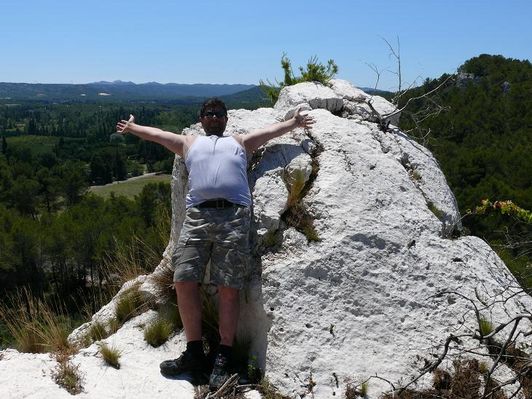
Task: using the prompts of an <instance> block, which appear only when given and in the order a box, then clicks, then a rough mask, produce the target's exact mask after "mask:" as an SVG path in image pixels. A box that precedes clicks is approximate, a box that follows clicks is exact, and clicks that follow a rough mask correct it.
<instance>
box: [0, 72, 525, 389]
mask: <svg viewBox="0 0 532 399" xmlns="http://www.w3.org/2000/svg"><path fill="white" fill-rule="evenodd" d="M370 97H371V96H369V95H367V94H366V93H364V92H362V91H360V90H358V89H356V88H354V87H353V86H351V85H350V84H349V83H348V82H346V81H340V80H335V81H333V82H332V85H331V87H330V88H329V87H324V86H321V85H319V84H315V83H303V84H299V85H295V86H292V87H288V88H285V89H283V91H282V92H281V95H280V98H279V101H278V102H277V104H276V105H275V107H274V108H273V109H265V108H263V109H258V110H255V111H246V110H236V111H230V113H229V125H228V129H227V134H245V133H246V132H247V131H249V130H250V129H254V128H259V127H263V126H265V125H268V124H271V123H274V122H276V121H278V120H282V119H285V118H286V117H289V116H290V115H291V114H293V112H294V110H295V109H296V108H297V107H299V106H303V107H304V108H306V109H307V110H308V112H309V113H310V114H311V115H312V116H313V117H314V118H315V119H316V124H315V125H314V127H313V129H312V131H310V132H305V131H303V130H302V129H297V130H296V131H294V132H291V133H288V134H286V135H285V136H283V137H280V138H277V139H275V140H272V141H271V142H270V143H268V144H267V145H266V146H265V147H264V148H263V149H261V150H260V151H258V152H257V153H256V154H255V155H253V156H252V157H250V168H249V178H250V179H249V180H250V186H251V189H252V192H253V197H254V229H253V230H254V235H253V248H254V252H255V256H254V259H253V261H254V262H253V264H254V270H253V277H254V278H253V280H252V281H251V283H250V285H249V287H248V288H247V289H245V290H244V291H243V293H242V301H241V303H242V306H241V315H240V328H239V332H238V339H239V341H241V342H242V341H249V342H250V345H251V352H252V353H253V355H254V356H256V359H257V362H258V364H259V366H261V367H262V368H264V370H265V373H266V376H267V377H268V379H269V381H270V382H272V383H273V384H274V385H275V386H277V387H278V388H279V389H280V391H281V392H282V393H283V394H285V395H288V396H289V397H292V398H303V397H309V395H310V394H312V397H313V398H327V399H329V398H332V397H339V398H340V397H343V396H342V395H343V394H344V392H345V389H346V386H347V384H348V383H349V382H353V383H359V382H361V381H364V380H366V379H368V378H369V377H371V376H375V375H378V376H379V377H382V378H384V379H386V380H388V381H391V382H393V383H395V384H396V385H398V383H397V382H398V381H399V380H401V381H402V382H403V383H406V382H408V381H409V380H410V379H411V378H412V377H413V376H415V375H416V374H417V373H419V371H420V369H421V368H422V367H423V366H424V363H423V362H424V360H425V359H427V360H428V361H432V360H433V359H434V357H432V356H431V354H434V353H435V354H439V353H440V352H441V348H442V344H443V343H444V342H445V340H446V338H447V337H448V336H449V334H451V333H453V334H456V335H458V334H461V333H464V332H468V333H470V332H471V331H474V330H475V329H476V328H478V325H477V322H476V317H475V314H474V311H473V306H472V304H476V305H477V306H478V307H479V308H480V309H481V313H482V316H483V317H484V318H486V319H487V320H490V321H491V322H492V323H493V324H494V325H497V324H498V323H502V322H506V321H508V320H510V319H511V318H512V317H513V316H514V315H516V314H519V313H523V312H530V309H532V298H530V297H529V296H527V295H526V294H523V293H521V292H519V287H518V284H517V283H516V281H515V279H514V277H513V276H512V275H511V274H510V272H509V271H508V269H507V268H506V266H505V265H504V263H503V262H502V261H501V260H500V259H499V258H498V256H497V255H496V254H495V253H494V252H493V250H492V249H491V248H489V246H488V245H487V244H486V243H485V242H483V241H482V240H480V239H479V238H476V237H460V238H456V239H450V238H448V237H450V233H451V232H452V231H453V230H454V229H459V228H460V214H459V212H458V208H457V205H456V201H455V198H454V196H453V194H452V193H451V191H450V189H449V187H448V186H447V183H446V181H445V178H444V176H443V174H442V172H441V170H440V169H439V167H438V164H437V162H436V160H435V159H434V157H433V156H432V154H431V153H430V152H429V151H428V150H427V149H425V148H423V147H422V146H420V145H419V144H417V143H415V142H414V141H412V140H411V139H410V138H409V137H408V136H406V135H405V134H403V133H402V132H400V131H398V130H396V129H391V130H389V131H386V132H383V131H381V130H380V129H379V126H378V125H377V124H375V123H372V122H371V121H370V118H369V117H368V115H363V113H362V112H361V111H360V109H366V108H364V107H365V106H366V105H367V104H366V102H367V100H368V99H369V98H370ZM373 98H374V99H375V97H373ZM384 101H385V100H384ZM384 101H382V100H380V99H379V100H377V101H375V102H374V103H373V104H374V107H375V108H376V109H378V110H379V113H380V112H383V113H389V112H391V111H393V106H392V105H391V104H389V103H387V102H386V103H385V102H384ZM356 107H362V108H356ZM357 109H358V111H356V110H357ZM366 110H367V109H366ZM355 111H356V112H358V114H356V112H355ZM337 115H343V117H341V116H337ZM184 133H185V134H198V133H201V131H200V128H199V126H198V125H194V126H192V127H191V128H190V129H185V132H184ZM296 182H297V183H296ZM301 184H302V185H303V188H300V186H301ZM172 189H173V190H172V191H173V193H172V200H173V223H172V233H171V240H170V242H169V244H168V247H167V249H166V250H165V252H164V254H163V259H162V261H161V264H160V265H159V266H158V267H157V269H156V271H155V273H159V272H161V273H162V272H163V271H164V269H165V268H168V267H169V265H170V257H171V254H172V251H173V248H174V245H175V242H176V241H177V239H178V236H179V230H180V226H181V224H182V218H183V210H184V196H185V192H186V171H185V169H184V165H183V162H182V161H181V159H180V158H178V157H177V158H176V161H175V164H174V172H173V184H172ZM294 193H296V194H297V195H296V194H294ZM294 195H295V196H296V198H294ZM295 203H298V208H297V209H298V210H299V212H300V213H302V214H303V213H305V214H306V217H311V218H312V223H313V226H314V231H312V229H311V231H310V232H309V231H308V230H307V231H305V233H303V232H302V231H301V230H303V229H302V228H301V226H299V227H298V226H294V225H293V224H294V223H293V222H291V221H290V218H287V217H286V216H287V213H289V212H292V211H293V209H294V204H295ZM299 216H305V215H299ZM298 229H299V230H298ZM312 234H316V235H317V237H311V236H312ZM308 238H312V239H311V240H309V239H308ZM316 238H319V240H318V241H316ZM137 283H138V284H140V287H141V291H142V292H144V293H145V294H146V295H148V296H150V295H151V296H152V297H154V299H157V298H156V297H157V291H156V290H155V289H154V285H153V276H142V277H140V278H139V280H138V281H137ZM126 288H127V287H126ZM124 289H125V288H124ZM115 301H116V298H115V299H114V300H113V302H111V303H110V304H109V305H108V306H107V307H104V308H103V309H102V310H101V311H100V312H98V313H97V314H96V315H95V316H94V318H93V321H94V320H105V319H106V318H109V317H110V316H109V315H110V314H112V312H111V309H114V306H115ZM481 302H485V303H489V304H491V305H492V306H489V307H487V306H485V305H482V303H481ZM152 317H154V312H153V311H148V312H146V313H144V314H142V315H141V316H138V317H137V318H134V319H133V320H131V321H129V322H128V323H126V324H125V325H124V326H123V327H122V328H121V329H120V330H119V331H118V332H117V333H116V334H114V335H112V336H111V337H109V338H108V339H107V340H108V341H109V342H114V343H115V344H116V345H117V346H119V347H120V348H121V349H123V351H124V353H123V357H122V360H121V363H122V364H123V367H122V368H121V369H120V370H114V369H109V368H107V367H106V366H104V365H102V363H101V359H99V355H97V354H96V347H95V345H91V346H90V347H88V348H87V349H84V350H83V351H81V352H80V353H79V354H78V355H76V356H75V357H74V359H73V362H74V363H75V364H78V365H79V367H80V369H81V370H82V371H83V373H84V375H85V381H86V382H85V392H84V393H82V394H80V397H138V398H154V397H163V396H164V397H168V396H169V395H172V396H175V397H179V398H192V397H193V390H192V387H191V386H190V384H188V383H187V382H184V381H174V380H168V379H165V378H163V377H161V376H160V375H159V373H158V363H159V362H160V361H161V360H163V359H167V358H172V357H176V356H177V355H178V354H179V352H180V351H181V350H182V349H183V348H184V345H185V338H184V336H183V334H176V335H175V336H174V337H173V338H172V339H171V340H170V341H169V342H168V343H167V344H166V345H165V346H163V347H160V348H157V349H154V348H151V347H150V346H149V345H147V344H146V343H145V342H144V341H143V338H142V331H141V330H140V328H139V325H141V324H143V323H146V322H147V321H148V320H149V319H150V318H152ZM87 328H89V324H87V325H85V326H82V327H81V328H80V329H78V330H77V331H75V332H74V333H73V334H72V336H71V339H72V340H79V339H81V336H82V335H83V333H84V331H86V330H87ZM520 328H528V329H530V324H526V323H525V322H523V323H522V324H521V327H520ZM508 333H509V331H508V329H505V330H503V334H508ZM463 341H464V342H463V345H464V346H468V345H469V346H475V347H477V346H478V343H477V342H476V341H475V342H473V341H472V340H468V339H467V338H464V340H463ZM520 343H522V342H520ZM520 343H519V344H520ZM477 350H478V352H483V353H487V352H486V349H485V348H482V347H479V348H477ZM451 352H452V351H451ZM0 355H1V356H3V359H2V360H0V376H1V377H0V378H2V379H1V380H0V396H1V397H10V396H9V394H10V393H13V392H17V394H18V393H21V395H19V396H29V395H30V394H31V393H32V392H42V393H43V395H44V396H39V394H38V393H37V394H35V395H34V396H32V397H49V396H45V393H46V395H48V393H49V392H54V395H55V396H54V397H63V396H64V397H66V396H67V394H66V393H65V392H64V391H63V390H62V389H61V388H58V387H57V388H56V389H55V391H54V386H55V385H54V383H53V381H51V378H50V370H51V369H52V368H53V367H54V361H53V360H52V359H50V358H49V357H48V355H29V354H19V353H17V352H15V351H11V350H8V351H4V352H1V353H0ZM451 355H452V353H451ZM442 365H443V366H445V365H446V363H445V362H444V363H443V364H442ZM501 372H502V371H501ZM11 373H15V375H18V374H19V373H25V375H26V378H18V379H17V378H14V377H13V378H11V377H9V376H10V375H11ZM505 373H509V371H508V370H507V371H505ZM27 381H30V382H29V384H31V387H28V386H27V385H25V382H27ZM420 381H421V383H423V382H425V383H426V382H427V378H425V379H422V380H420ZM389 389H390V386H389V385H388V384H387V383H386V382H384V381H383V380H379V379H375V378H373V379H371V380H370V381H369V391H368V393H369V397H370V398H378V397H379V395H380V394H381V393H383V392H386V391H389ZM6 395H7V396H6ZM129 395H132V396H129ZM255 395H257V394H255Z"/></svg>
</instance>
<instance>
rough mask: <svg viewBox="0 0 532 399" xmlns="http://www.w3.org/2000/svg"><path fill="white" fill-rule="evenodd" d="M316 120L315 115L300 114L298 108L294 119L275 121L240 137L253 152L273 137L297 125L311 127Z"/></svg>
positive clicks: (248, 149)
mask: <svg viewBox="0 0 532 399" xmlns="http://www.w3.org/2000/svg"><path fill="white" fill-rule="evenodd" d="M314 122H315V121H314V118H313V117H311V116H309V115H307V114H305V115H302V114H300V113H299V108H298V109H297V110H296V112H295V113H294V117H293V118H292V119H289V120H287V121H284V122H280V123H275V124H273V125H270V126H267V127H265V128H263V129H258V130H254V131H252V132H251V133H249V134H246V135H243V136H238V137H239V138H240V139H241V140H242V142H241V144H242V145H243V146H244V148H245V149H246V151H247V152H248V153H249V154H251V153H252V152H253V151H255V150H256V149H257V148H259V147H260V146H261V145H263V144H265V143H267V142H268V141H270V140H271V139H273V138H275V137H279V136H282V135H283V134H285V133H288V132H290V131H291V130H294V129H295V128H297V127H302V128H304V129H311V128H312V125H313V124H314Z"/></svg>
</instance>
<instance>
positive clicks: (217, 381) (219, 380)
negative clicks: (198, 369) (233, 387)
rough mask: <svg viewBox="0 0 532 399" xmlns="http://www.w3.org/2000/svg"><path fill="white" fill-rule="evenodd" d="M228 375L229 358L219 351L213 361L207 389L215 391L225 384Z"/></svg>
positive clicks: (229, 370)
mask: <svg viewBox="0 0 532 399" xmlns="http://www.w3.org/2000/svg"><path fill="white" fill-rule="evenodd" d="M229 377H231V369H230V367H229V359H228V358H227V357H225V356H224V355H222V354H220V353H219V354H218V355H217V356H216V360H215V361H214V367H213V369H212V373H211V378H210V379H209V389H210V390H211V391H217V390H218V389H220V387H221V386H222V385H223V384H225V382H226V381H227V380H228V379H229Z"/></svg>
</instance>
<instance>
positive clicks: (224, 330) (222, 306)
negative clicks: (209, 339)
mask: <svg viewBox="0 0 532 399" xmlns="http://www.w3.org/2000/svg"><path fill="white" fill-rule="evenodd" d="M239 304H240V293H239V291H238V290H237V289H236V288H230V287H223V286H218V316H219V327H220V344H221V345H227V346H233V341H234V339H235V335H236V328H237V325H238V314H239V310H240V309H239Z"/></svg>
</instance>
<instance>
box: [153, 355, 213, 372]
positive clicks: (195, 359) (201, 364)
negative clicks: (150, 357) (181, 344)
mask: <svg viewBox="0 0 532 399" xmlns="http://www.w3.org/2000/svg"><path fill="white" fill-rule="evenodd" d="M160 368H161V374H163V375H166V376H176V375H179V374H184V373H190V374H192V375H193V376H194V377H199V376H201V375H205V374H206V375H208V374H209V371H210V367H209V363H208V362H207V358H206V357H205V355H203V354H202V355H200V356H195V355H192V354H191V353H190V352H189V351H184V352H183V354H182V355H181V356H179V357H178V358H177V359H173V360H165V361H164V362H162V363H161V364H160Z"/></svg>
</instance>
